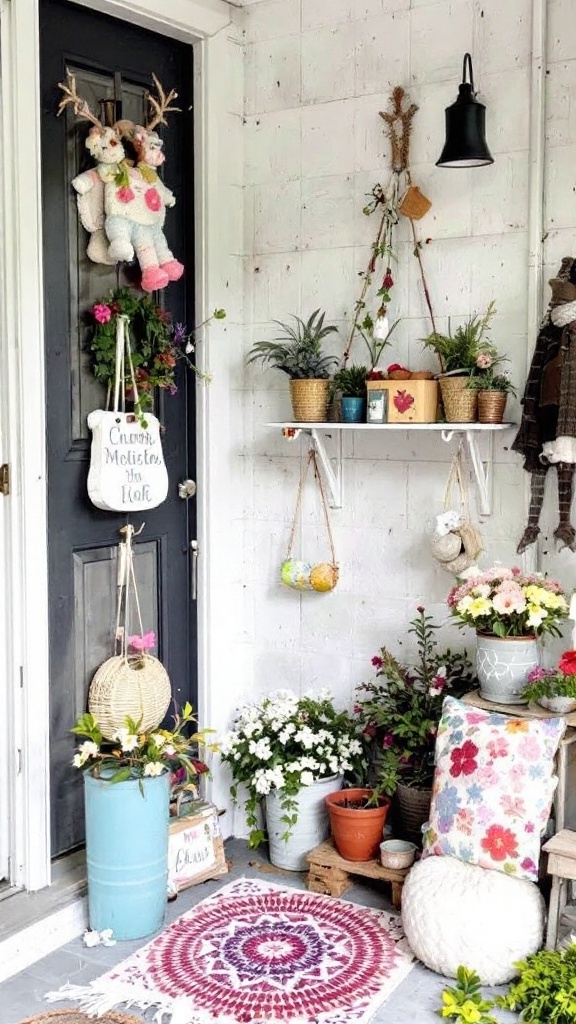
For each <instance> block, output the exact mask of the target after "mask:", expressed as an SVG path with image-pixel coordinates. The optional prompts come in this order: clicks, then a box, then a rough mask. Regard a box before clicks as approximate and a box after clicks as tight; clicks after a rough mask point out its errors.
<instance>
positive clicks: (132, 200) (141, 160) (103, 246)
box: [58, 73, 184, 292]
mask: <svg viewBox="0 0 576 1024" xmlns="http://www.w3.org/2000/svg"><path fill="white" fill-rule="evenodd" d="M152 78H153V81H154V84H155V87H156V89H157V92H158V99H156V98H155V97H153V96H151V95H150V94H148V103H149V105H150V107H151V113H152V116H151V119H150V120H148V121H147V122H146V124H145V125H144V126H142V125H135V124H134V123H133V122H132V121H117V122H116V123H115V124H114V125H112V126H111V127H108V126H105V125H104V124H102V122H101V121H100V120H99V119H98V118H97V117H96V116H95V115H94V114H93V113H92V112H91V111H90V108H89V106H88V104H87V102H86V101H85V100H83V99H82V98H81V97H80V96H78V94H77V91H76V81H75V78H74V75H72V74H70V73H68V79H67V82H66V84H64V83H62V82H61V83H59V86H60V88H61V89H62V91H63V93H64V96H63V98H62V99H61V101H60V105H59V107H58V113H59V114H60V113H61V112H62V111H63V110H64V108H65V107H66V106H67V105H68V104H71V105H72V107H73V110H74V113H75V114H76V116H77V117H79V118H83V119H85V120H88V121H91V122H92V128H91V129H90V131H89V133H88V137H87V139H86V148H87V149H88V151H89V153H90V155H91V156H92V157H93V158H94V160H95V161H96V167H95V168H92V169H90V170H88V171H85V172H83V173H82V174H79V175H77V177H76V178H74V180H73V181H72V186H73V188H74V189H75V190H76V192H77V193H78V212H79V215H80V220H81V222H82V224H83V226H84V227H85V228H86V230H87V231H88V232H90V234H91V238H90V242H89V244H88V249H87V254H88V256H89V258H90V259H91V260H92V261H93V262H95V263H106V264H109V265H113V264H115V263H118V262H120V261H122V260H126V261H130V260H133V259H134V257H136V258H137V260H138V263H139V265H140V269H141V271H142V282H141V287H142V289H143V291H148V292H151V291H155V290H156V289H159V288H164V287H165V286H166V285H167V284H168V283H169V281H177V280H178V279H179V278H180V277H182V274H183V273H184V266H183V264H182V263H180V262H179V261H178V260H177V259H175V257H174V255H173V253H172V252H171V251H170V248H169V246H168V242H167V240H166V236H165V235H164V231H163V226H164V220H165V217H166V209H167V208H168V207H171V206H174V204H175V202H176V199H175V197H174V194H173V193H172V192H171V191H170V189H168V188H166V186H165V185H164V183H163V182H162V181H161V180H160V178H159V176H158V172H157V168H158V167H160V166H161V165H162V164H163V163H164V160H165V157H164V153H163V152H162V140H161V139H160V138H159V136H158V134H157V133H156V131H155V130H154V129H155V128H156V127H157V125H159V124H166V123H167V122H166V120H165V116H164V115H165V114H167V113H169V112H173V111H176V110H177V109H178V108H177V107H171V106H170V103H171V102H172V100H173V99H175V98H176V93H175V92H174V90H171V91H170V92H169V93H168V95H166V94H165V93H164V90H163V89H162V86H161V85H160V82H159V81H158V79H157V78H156V76H155V75H153V76H152ZM124 142H129V143H130V144H131V146H132V147H133V148H134V151H135V154H136V159H137V162H136V165H134V163H133V161H130V160H128V159H127V157H126V150H125V146H124Z"/></svg>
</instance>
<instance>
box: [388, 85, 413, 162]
mask: <svg viewBox="0 0 576 1024" xmlns="http://www.w3.org/2000/svg"><path fill="white" fill-rule="evenodd" d="M405 98H406V93H405V91H404V89H403V88H402V86H401V85H397V86H396V88H395V89H394V90H393V92H392V113H391V114H385V113H383V112H382V111H380V117H381V118H382V120H383V121H385V122H386V125H387V127H386V129H385V131H386V134H387V135H388V138H389V139H390V145H391V146H392V170H393V171H396V172H398V173H400V171H405V170H407V168H408V165H409V162H410V159H409V151H410V133H411V131H412V118H413V117H414V114H415V113H416V111H417V110H418V107H417V105H416V104H415V103H411V104H410V106H409V107H406V109H405V110H403V109H402V104H403V102H404V99H405ZM398 122H399V123H398Z"/></svg>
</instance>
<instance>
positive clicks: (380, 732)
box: [354, 606, 477, 795]
mask: <svg viewBox="0 0 576 1024" xmlns="http://www.w3.org/2000/svg"><path fill="white" fill-rule="evenodd" d="M417 612H418V614H417V617H416V618H415V619H413V620H412V622H411V624H410V629H409V630H408V632H409V633H411V634H413V635H414V636H415V637H416V646H417V660H416V663H415V664H414V665H402V664H400V662H399V661H398V660H397V658H395V657H394V655H393V654H391V653H390V651H389V650H388V648H386V647H382V648H381V649H380V654H377V655H375V656H374V657H373V658H372V664H373V665H374V667H375V669H376V678H375V679H374V680H371V681H370V682H368V683H362V685H361V686H359V687H358V692H359V693H360V698H359V700H358V701H357V703H356V706H355V709H354V710H355V714H356V720H357V723H358V729H359V731H360V733H361V735H362V737H363V740H364V743H365V746H366V750H367V754H368V756H369V758H370V760H371V762H372V764H373V766H374V778H375V782H376V784H377V786H378V789H379V790H380V791H382V792H384V793H388V794H389V795H392V794H393V793H394V791H395V789H396V787H397V785H398V783H399V782H403V783H405V784H406V785H409V786H414V787H417V788H429V787H430V786H431V785H432V778H433V775H434V746H435V742H436V731H437V728H438V722H439V720H440V715H441V711H442V702H443V700H444V697H445V696H447V695H448V694H449V695H451V696H453V697H461V696H462V695H463V694H464V693H467V692H468V691H469V690H472V689H474V687H475V686H476V685H477V680H476V677H475V675H474V672H473V670H472V665H471V663H470V661H469V659H468V656H467V654H466V652H464V651H462V652H452V651H451V650H450V649H445V650H437V647H438V642H437V640H436V639H435V634H436V632H437V630H438V629H439V628H440V627H439V626H437V625H435V624H434V622H433V620H432V617H431V616H430V615H426V613H425V609H424V608H423V607H422V606H420V607H418V608H417Z"/></svg>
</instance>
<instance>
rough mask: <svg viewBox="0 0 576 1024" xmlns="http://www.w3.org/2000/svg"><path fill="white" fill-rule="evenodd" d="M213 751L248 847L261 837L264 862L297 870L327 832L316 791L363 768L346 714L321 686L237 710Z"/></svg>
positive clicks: (285, 692) (321, 791)
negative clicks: (237, 805) (240, 812)
mask: <svg viewBox="0 0 576 1024" xmlns="http://www.w3.org/2000/svg"><path fill="white" fill-rule="evenodd" d="M220 749H221V758H222V761H223V762H224V764H227V765H228V767H229V768H230V771H231V773H232V779H233V784H232V786H231V789H230V792H231V795H232V798H233V800H234V801H235V802H240V801H241V802H242V803H243V806H244V810H245V812H246V822H247V825H248V828H249V830H250V832H249V838H248V842H249V844H250V846H252V847H256V846H259V845H260V843H262V842H264V841H265V840H266V839H267V840H268V848H269V855H270V860H271V862H272V864H275V865H276V866H277V867H281V868H287V869H288V870H289V871H305V870H306V867H307V862H306V854H307V853H309V852H310V850H313V849H314V847H315V846H318V844H319V843H321V842H323V840H325V839H326V838H327V837H328V834H329V827H328V813H327V811H326V807H325V804H324V797H325V796H326V794H327V793H330V792H332V791H333V790H338V789H340V788H341V787H342V783H343V781H344V776H345V774H348V775H350V776H351V777H356V776H357V775H359V774H361V773H362V771H363V768H364V760H363V750H362V744H361V743H360V741H359V740H358V738H357V736H356V729H355V724H354V721H353V719H352V718H351V716H350V715H349V714H348V712H347V711H340V710H338V709H337V708H336V707H335V705H334V701H333V699H332V696H331V694H330V691H329V690H320V691H319V692H318V693H317V694H306V695H305V696H303V697H298V696H296V694H295V693H292V691H290V690H279V691H277V692H276V693H272V694H269V695H268V696H266V697H263V698H261V699H260V700H259V701H257V702H256V703H254V704H248V705H246V706H245V707H243V708H241V709H240V711H239V712H238V713H237V715H236V717H235V720H234V722H233V725H232V730H231V731H230V732H229V733H228V734H227V735H226V736H224V738H223V740H222V742H221V744H220ZM262 809H263V810H264V818H265V822H264V823H262V821H261V811H262Z"/></svg>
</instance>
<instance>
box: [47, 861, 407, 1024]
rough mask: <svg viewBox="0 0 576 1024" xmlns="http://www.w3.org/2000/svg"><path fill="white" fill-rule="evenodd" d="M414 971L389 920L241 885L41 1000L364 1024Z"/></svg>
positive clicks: (169, 1018) (93, 1007) (234, 1023)
mask: <svg viewBox="0 0 576 1024" xmlns="http://www.w3.org/2000/svg"><path fill="white" fill-rule="evenodd" d="M411 967H412V954H411V953H410V950H409V948H408V945H407V943H406V941H405V939H404V936H403V932H402V926H401V922H400V919H399V918H398V917H396V916H394V915H393V914H388V913H385V912H383V911H379V910H374V909H372V908H369V907H361V906H358V905H357V904H354V903H348V902H344V901H343V900H338V899H335V898H334V897H331V896H321V895H319V894H317V893H312V892H306V891H304V892H303V891H300V890H298V889H290V888H285V887H283V886H279V885H274V884H273V883H271V882H268V881H262V880H260V879H251V878H241V879H238V880H237V881H234V882H230V883H229V884H228V885H225V886H223V887H222V889H220V890H219V891H218V892H217V893H215V894H214V895H212V896H209V897H207V899H204V900H202V901H201V902H200V903H198V904H197V905H196V906H194V907H192V908H191V910H189V911H187V912H186V913H185V914H183V915H182V917H179V918H178V919H177V920H176V921H174V922H173V924H171V925H169V927H168V928H166V929H165V930H164V931H163V932H162V933H161V934H160V935H158V936H157V937H156V938H154V939H152V941H150V942H148V943H147V944H146V945H145V946H143V947H142V948H141V949H139V950H138V951H137V952H136V953H133V954H132V955H131V956H129V957H128V958H127V959H126V960H124V961H123V962H122V963H120V964H119V965H118V966H116V967H115V968H113V969H112V970H111V971H108V972H107V973H106V974H103V975H101V976H100V977H99V978H96V979H95V980H94V981H92V982H91V983H90V984H89V985H87V986H85V987H84V986H78V985H71V984H68V985H65V986H64V987H63V988H61V989H59V990H58V991H57V992H50V993H48V995H47V997H46V998H47V999H48V1000H50V1001H57V1000H59V999H70V1000H73V1001H77V1002H78V1003H79V1005H80V1008H81V1009H82V1010H84V1011H85V1012H87V1013H94V1014H103V1013H105V1012H106V1011H108V1010H111V1009H112V1008H113V1007H117V1006H126V1007H127V1008H128V1009H131V1008H132V1009H134V1010H136V1009H138V1010H142V1011H146V1010H148V1009H151V1008H153V1009H155V1010H156V1015H155V1016H154V1017H153V1020H154V1021H162V1024H215V1022H216V1021H217V1022H218V1024H247V1022H250V1024H264V1022H267V1024H270V1022H273V1021H283V1022H284V1024H290V1022H298V1024H313V1022H314V1024H318V1022H322V1024H364V1022H366V1021H368V1020H369V1019H370V1017H371V1016H372V1015H373V1014H374V1013H375V1011H376V1010H377V1009H378V1007H380V1006H381V1005H382V1003H383V1002H384V1001H385V1000H386V999H387V998H388V996H389V995H390V993H391V992H392V991H393V990H394V989H395V988H396V986H397V985H398V984H399V983H400V982H401V981H402V980H403V979H404V978H405V977H406V975H407V974H408V972H409V971H410V969H411Z"/></svg>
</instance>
